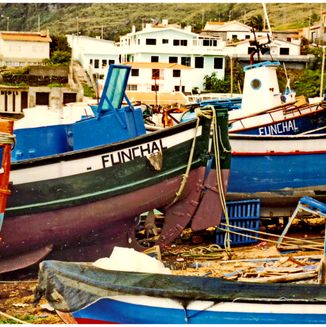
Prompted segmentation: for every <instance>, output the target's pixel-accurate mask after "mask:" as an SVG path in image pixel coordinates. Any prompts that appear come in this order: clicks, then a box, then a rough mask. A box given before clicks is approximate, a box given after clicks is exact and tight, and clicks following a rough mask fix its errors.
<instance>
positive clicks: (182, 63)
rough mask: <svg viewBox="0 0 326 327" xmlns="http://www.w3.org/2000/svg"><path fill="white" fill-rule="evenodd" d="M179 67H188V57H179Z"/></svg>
mask: <svg viewBox="0 0 326 327" xmlns="http://www.w3.org/2000/svg"><path fill="white" fill-rule="evenodd" d="M181 65H184V66H190V57H181Z"/></svg>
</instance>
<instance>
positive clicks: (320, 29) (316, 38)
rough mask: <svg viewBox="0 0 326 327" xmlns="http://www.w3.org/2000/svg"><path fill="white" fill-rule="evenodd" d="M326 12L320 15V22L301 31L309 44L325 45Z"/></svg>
mask: <svg viewBox="0 0 326 327" xmlns="http://www.w3.org/2000/svg"><path fill="white" fill-rule="evenodd" d="M325 26H326V11H323V12H322V13H321V20H320V21H319V22H318V23H317V24H314V25H313V26H308V27H304V28H303V30H302V34H303V36H304V37H305V38H306V39H307V40H308V41H309V42H310V43H315V44H319V45H320V44H323V45H324V44H325V43H326V30H325Z"/></svg>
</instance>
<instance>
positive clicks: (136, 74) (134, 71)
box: [131, 68, 139, 76]
mask: <svg viewBox="0 0 326 327" xmlns="http://www.w3.org/2000/svg"><path fill="white" fill-rule="evenodd" d="M131 76H139V69H136V68H133V69H131Z"/></svg>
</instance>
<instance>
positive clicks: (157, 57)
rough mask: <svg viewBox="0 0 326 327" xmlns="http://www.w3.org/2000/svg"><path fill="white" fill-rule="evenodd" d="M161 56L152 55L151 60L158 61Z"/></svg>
mask: <svg viewBox="0 0 326 327" xmlns="http://www.w3.org/2000/svg"><path fill="white" fill-rule="evenodd" d="M158 61H159V56H151V62H158Z"/></svg>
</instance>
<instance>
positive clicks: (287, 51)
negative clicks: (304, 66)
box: [280, 48, 290, 55]
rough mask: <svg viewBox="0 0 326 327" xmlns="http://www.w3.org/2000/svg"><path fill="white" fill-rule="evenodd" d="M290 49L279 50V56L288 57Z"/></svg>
mask: <svg viewBox="0 0 326 327" xmlns="http://www.w3.org/2000/svg"><path fill="white" fill-rule="evenodd" d="M289 54H290V49H289V48H280V55H289Z"/></svg>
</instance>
